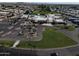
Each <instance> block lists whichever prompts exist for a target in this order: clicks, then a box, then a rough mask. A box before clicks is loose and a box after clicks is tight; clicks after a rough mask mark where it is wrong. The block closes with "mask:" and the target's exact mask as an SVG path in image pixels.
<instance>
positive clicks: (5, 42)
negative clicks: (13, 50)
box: [0, 40, 15, 47]
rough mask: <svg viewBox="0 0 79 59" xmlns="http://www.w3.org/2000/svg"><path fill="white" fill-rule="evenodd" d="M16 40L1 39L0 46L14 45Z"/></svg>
mask: <svg viewBox="0 0 79 59" xmlns="http://www.w3.org/2000/svg"><path fill="white" fill-rule="evenodd" d="M14 42H15V41H12V40H0V46H4V47H12V45H13V43H14Z"/></svg>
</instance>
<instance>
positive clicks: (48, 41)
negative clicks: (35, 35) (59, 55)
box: [17, 28, 76, 48]
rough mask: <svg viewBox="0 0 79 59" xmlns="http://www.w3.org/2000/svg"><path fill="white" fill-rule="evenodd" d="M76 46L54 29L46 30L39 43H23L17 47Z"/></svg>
mask: <svg viewBox="0 0 79 59" xmlns="http://www.w3.org/2000/svg"><path fill="white" fill-rule="evenodd" d="M74 44H76V42H75V41H73V40H72V39H70V38H69V37H67V36H65V35H64V34H62V33H61V32H57V31H56V30H55V29H53V28H46V30H45V31H44V32H43V38H42V40H41V41H38V42H33V41H32V42H27V41H21V43H20V44H19V45H18V46H17V47H22V48H57V47H65V46H71V45H74Z"/></svg>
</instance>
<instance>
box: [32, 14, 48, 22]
mask: <svg viewBox="0 0 79 59" xmlns="http://www.w3.org/2000/svg"><path fill="white" fill-rule="evenodd" d="M32 20H34V21H35V22H39V21H47V17H45V16H40V15H39V16H38V15H35V16H34V17H32Z"/></svg>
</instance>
